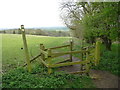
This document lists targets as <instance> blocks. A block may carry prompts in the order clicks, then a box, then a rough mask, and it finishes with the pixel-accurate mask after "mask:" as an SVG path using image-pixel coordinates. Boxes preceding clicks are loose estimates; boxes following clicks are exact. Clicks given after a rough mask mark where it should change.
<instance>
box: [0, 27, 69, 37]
mask: <svg viewBox="0 0 120 90" xmlns="http://www.w3.org/2000/svg"><path fill="white" fill-rule="evenodd" d="M25 32H26V34H30V35H41V36H55V37H60V36H64V37H68V36H70V32H69V31H62V30H41V29H26V30H25ZM0 33H4V34H5V33H6V34H21V30H20V29H11V30H1V31H0Z"/></svg>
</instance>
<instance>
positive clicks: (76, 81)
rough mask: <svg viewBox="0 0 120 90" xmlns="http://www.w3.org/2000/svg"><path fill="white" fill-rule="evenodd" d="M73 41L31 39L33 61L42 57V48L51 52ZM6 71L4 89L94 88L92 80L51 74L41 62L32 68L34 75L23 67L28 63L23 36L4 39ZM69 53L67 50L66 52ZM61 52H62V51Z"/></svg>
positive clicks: (29, 44)
mask: <svg viewBox="0 0 120 90" xmlns="http://www.w3.org/2000/svg"><path fill="white" fill-rule="evenodd" d="M69 39H70V38H69V37H44V36H43V37H42V36H30V35H27V42H28V48H29V51H30V55H31V57H32V56H34V55H37V54H39V53H40V52H39V44H40V43H43V44H44V45H45V46H46V47H47V48H48V47H53V46H59V45H64V44H67V43H66V42H67V41H68V40H69ZM2 45H3V47H2V67H3V68H2V69H3V71H6V72H5V73H4V74H3V77H2V86H3V88H94V87H95V86H94V84H93V83H92V80H91V79H90V77H88V76H80V75H72V74H67V73H65V72H64V73H62V72H54V73H53V74H51V75H48V74H47V69H46V68H43V67H41V65H39V64H38V62H37V61H35V62H34V64H32V67H33V69H32V73H28V72H27V69H26V68H23V67H20V66H21V65H23V64H24V63H25V57H24V50H23V49H21V48H23V42H22V37H21V35H12V34H3V35H2ZM65 50H66V49H63V51H65ZM60 51H61V50H60Z"/></svg>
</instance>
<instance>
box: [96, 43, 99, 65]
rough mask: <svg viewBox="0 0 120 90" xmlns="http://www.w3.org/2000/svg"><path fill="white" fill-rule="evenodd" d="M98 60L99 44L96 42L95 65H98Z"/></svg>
mask: <svg viewBox="0 0 120 90" xmlns="http://www.w3.org/2000/svg"><path fill="white" fill-rule="evenodd" d="M99 60H100V42H99V41H96V47H95V65H98V64H99Z"/></svg>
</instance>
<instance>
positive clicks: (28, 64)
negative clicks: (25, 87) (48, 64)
mask: <svg viewBox="0 0 120 90" xmlns="http://www.w3.org/2000/svg"><path fill="white" fill-rule="evenodd" d="M21 32H22V38H23V44H24V50H25V57H26V62H27V68H28V71H29V72H31V64H30V57H29V52H28V46H27V41H26V35H25V29H24V25H21Z"/></svg>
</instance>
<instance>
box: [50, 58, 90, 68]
mask: <svg viewBox="0 0 120 90" xmlns="http://www.w3.org/2000/svg"><path fill="white" fill-rule="evenodd" d="M88 62H89V61H86V60H85V61H76V62H66V63H60V64H51V65H50V67H60V66H69V65H76V64H85V63H88Z"/></svg>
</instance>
